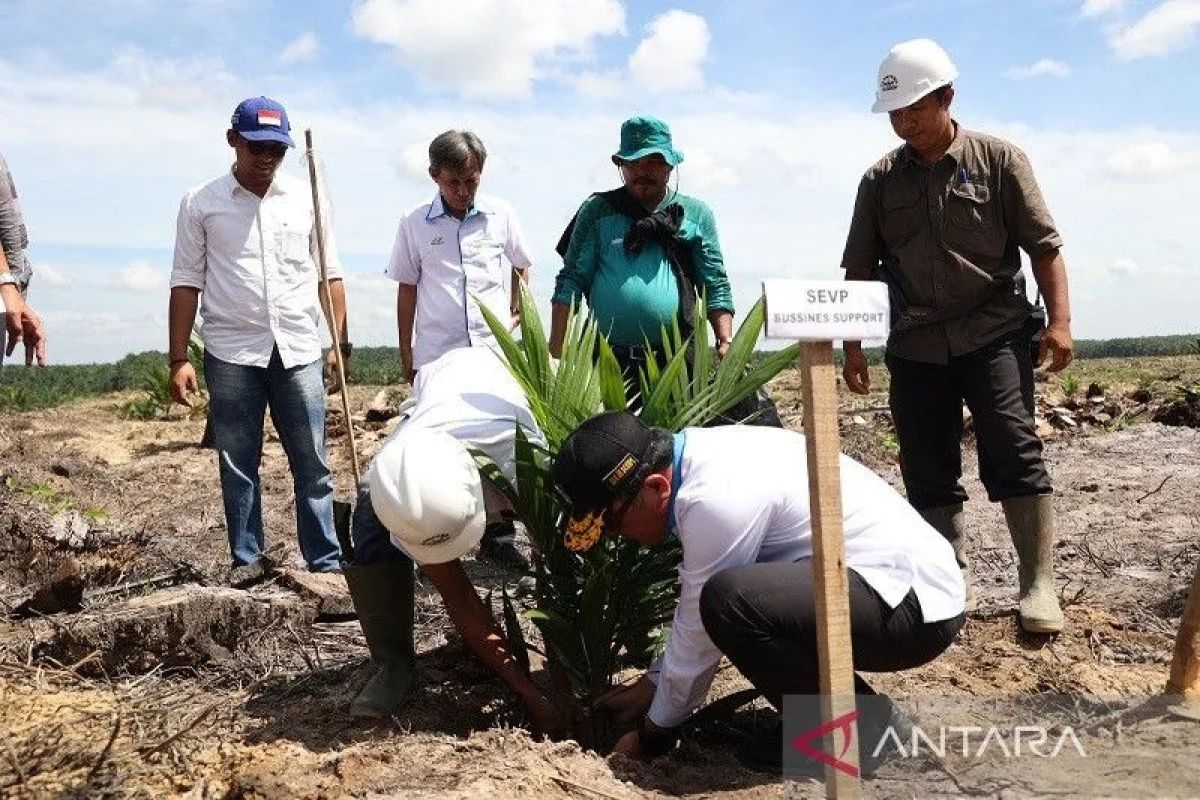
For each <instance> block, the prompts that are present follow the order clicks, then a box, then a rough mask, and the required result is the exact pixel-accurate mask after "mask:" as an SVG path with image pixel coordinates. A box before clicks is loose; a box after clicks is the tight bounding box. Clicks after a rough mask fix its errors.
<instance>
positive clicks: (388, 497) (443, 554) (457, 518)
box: [367, 426, 487, 564]
mask: <svg viewBox="0 0 1200 800" xmlns="http://www.w3.org/2000/svg"><path fill="white" fill-rule="evenodd" d="M367 481H368V485H369V486H370V488H371V505H372V507H374V509H375V515H376V516H378V517H379V521H380V522H382V523H383V526H384V527H385V528H387V529H388V533H390V534H391V539H392V543H393V544H394V545H396V546H397V547H399V548H400V549H401V550H403V551H404V552H405V553H407V554H408V555H409V556H410V557H411V558H412V559H413V560H414V561H416V562H417V563H418V564H444V563H446V562H447V561H453V560H454V559H456V558H461V557H462V556H464V555H466V554H467V553H468V552H470V550H471V549H472V548H473V547H475V545H477V544H479V540H480V539H481V538H482V537H483V529H484V526H485V525H486V523H487V513H486V511H485V509H484V500H483V483H482V480H481V478H480V476H479V468H478V467H477V466H476V464H475V460H474V459H473V458H472V457H471V454H470V453H468V452H467V448H466V447H465V446H463V444H462V443H461V442H459V441H458V440H457V439H455V438H454V437H453V436H451V435H450V434H448V433H444V432H442V431H433V430H428V429H423V428H419V427H417V428H405V427H403V426H402V427H401V429H400V430H399V431H398V432H397V434H396V435H395V436H394V437H393V438H392V440H391V441H389V442H388V443H387V445H386V446H385V447H384V448H383V449H382V450H381V451H380V452H379V455H377V456H376V457H375V460H374V461H373V462H372V464H371V472H370V475H368V476H367Z"/></svg>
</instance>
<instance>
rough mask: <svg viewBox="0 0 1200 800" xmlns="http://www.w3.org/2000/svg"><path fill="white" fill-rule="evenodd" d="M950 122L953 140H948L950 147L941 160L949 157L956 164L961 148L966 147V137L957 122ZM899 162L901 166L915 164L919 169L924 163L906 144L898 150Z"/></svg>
mask: <svg viewBox="0 0 1200 800" xmlns="http://www.w3.org/2000/svg"><path fill="white" fill-rule="evenodd" d="M950 122H952V123H953V124H954V138H953V139H951V140H950V146H949V147H947V148H946V152H945V154H944V155H943V156H942V158H946V157H947V156H949V157H950V158H951V159H952V160H953V161H954V163H955V164H958V163H959V162H960V161H961V160H962V151H963V147H965V146H966V136H964V133H965V131H964V130H963V128H962V126H961V125H959V124H958V121H957V120H955V119H951V120H950ZM899 160H900V161H901V165H904V164H916V165H918V166H921V167H924V166H925V162H924V161H922V160H921V159H920V157H919V156H917V151H915V150H913V149H912V147H910V146H909V145H908V144H905V145H904V146H903V147H901V148H900V156H899ZM940 160H941V159H939V161H940Z"/></svg>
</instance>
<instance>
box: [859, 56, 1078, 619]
mask: <svg viewBox="0 0 1200 800" xmlns="http://www.w3.org/2000/svg"><path fill="white" fill-rule="evenodd" d="M957 77H958V70H957V69H956V68H955V66H954V63H953V62H952V61H951V60H950V56H949V55H947V53H946V51H945V50H943V49H942V48H941V47H940V46H939V45H938V44H937V43H936V42H933V41H931V40H929V39H915V40H913V41H909V42H903V43H901V44H898V45H896V46H895V47H893V48H892V50H891V51H890V52H889V53H888V54H887V57H886V58H884V60H883V63H882V64H881V65H880V67H879V74H878V78H877V82H876V92H875V105H874V106H873V108H872V110H873V111H875V112H879V113H882V112H886V113H887V114H888V115H889V117H890V120H891V124H892V129H893V130H894V131H895V133H896V135H897V136H899V137H900V138H901V139H903V140H904V145H903V146H902V147H900V148H898V149H896V150H894V151H892V152H891V153H888V154H887V155H886V156H884V157H883V158H882V159H880V160H879V161H878V162H876V163H875V164H874V165H873V166H872V167H871V168H870V169H869V170H867V172H866V174H865V175H864V176H863V178H862V181H861V182H860V184H859V188H858V197H857V199H856V200H855V204H854V215H853V218H852V220H851V222H850V231H849V234H848V235H847V238H846V249H845V253H844V254H843V256H842V268H843V269H844V270H845V271H846V278H847V279H848V280H872V279H882V280H884V281H886V282H887V284H888V287H889V290H890V292H891V296H892V306H893V313H892V331H891V335H890V337H889V338H888V343H887V356H886V361H887V367H888V371H889V373H890V376H891V380H890V384H889V393H890V404H891V409H892V416H893V419H894V421H895V425H896V435H897V439H898V440H899V443H900V465H901V472H902V474H903V478H904V485H905V489H906V490H907V493H908V499H909V502H911V503H912V505H913V506H914V507H915V508H916V509H917V510H918V511H919V512H921V514H922V516H924V517H925V518H926V520H928V521H929V523H930V524H931V525H933V527H935V528H937V529H938V530H939V531H940V532H941V533H942V535H943V536H945V537H946V538H947V539H948V540H950V542H951V544H953V545H954V549H955V552H956V554H957V555H958V558H959V565H960V566H961V567H962V568H963V571H964V573H965V572H967V560H966V557H965V540H964V525H963V501H965V500H966V499H967V495H966V492H965V491H964V490H963V487H962V484H961V482H960V478H961V477H962V434H963V415H962V406H963V403H964V402H965V403H966V405H967V407H968V408H969V409H970V411H971V415H972V419H973V421H974V428H975V437H976V441H977V447H978V451H979V474H980V478H981V479H982V481H983V485H984V487H985V488H986V490H987V493H988V498H989V499H990V500H991V501H993V502H999V503H1000V504H1001V506H1002V507H1003V509H1004V516H1005V519H1006V520H1007V523H1008V528H1009V532H1010V533H1011V535H1012V540H1013V544H1014V546H1015V547H1016V551H1017V559H1018V565H1019V569H1018V577H1019V586H1020V602H1019V612H1020V620H1021V625H1022V626H1023V627H1024V628H1025V629H1026V630H1027V631H1029V632H1031V633H1057V632H1059V631H1061V630H1062V627H1063V613H1062V609H1061V608H1060V606H1059V603H1058V596H1057V592H1056V590H1055V586H1054V566H1053V557H1052V556H1053V546H1054V544H1053V540H1054V524H1053V511H1052V507H1051V496H1050V493H1051V487H1050V476H1049V474H1048V473H1047V471H1046V465H1045V462H1044V461H1043V459H1042V442H1041V440H1040V439H1039V438H1038V435H1037V430H1036V427H1035V426H1034V420H1033V411H1034V407H1033V369H1034V366H1035V365H1041V364H1042V363H1043V361H1044V360H1045V358H1046V356H1047V354H1049V355H1050V356H1051V359H1050V362H1049V364H1048V366H1047V369H1048V370H1050V371H1052V372H1055V371H1058V370H1061V369H1062V368H1064V367H1066V366H1067V364H1069V363H1070V362H1071V358H1072V355H1073V344H1072V339H1071V310H1070V302H1069V300H1068V294H1067V275H1066V267H1065V264H1064V262H1063V258H1062V254H1061V248H1062V237H1061V236H1059V233H1058V230H1057V229H1056V228H1055V225H1054V220H1053V218H1052V217H1051V216H1050V212H1049V211H1048V210H1047V208H1046V204H1045V202H1044V201H1043V199H1042V194H1041V191H1040V190H1039V189H1038V184H1037V181H1036V179H1035V178H1034V175H1033V169H1032V167H1031V166H1030V164H1029V159H1028V158H1026V156H1025V154H1024V153H1023V152H1021V150H1020V149H1018V148H1017V147H1016V146H1014V145H1012V144H1010V143H1009V142H1006V141H1003V140H1001V139H997V138H995V137H993V136H987V135H985V134H981V133H977V132H975V131H970V130H967V129H966V128H963V127H961V126H960V125H959V124H958V122H957V121H955V120H954V118H953V117H952V116H951V114H950V104H951V103H952V102H953V100H954V87H953V85H952V83H953V81H954V80H955V79H956V78H957ZM1021 251H1024V252H1025V254H1026V255H1027V256H1028V258H1029V260H1030V262H1031V266H1032V272H1033V277H1034V279H1035V280H1036V282H1037V287H1038V290H1039V292H1040V294H1041V296H1042V297H1044V298H1045V306H1046V307H1045V311H1044V312H1043V311H1042V310H1041V309H1040V308H1039V307H1037V306H1035V305H1033V304H1031V303H1030V302H1029V300H1028V299H1027V298H1026V296H1025V281H1024V278H1023V276H1022V274H1021V255H1020V253H1021ZM1047 316H1048V322H1049V324H1048V325H1047V324H1046V319H1047ZM845 354H846V362H845V368H844V370H843V376H844V377H845V380H846V385H847V386H848V387H849V388H850V389H851V391H855V392H859V393H863V394H865V393H866V392H867V391H869V389H870V381H869V377H868V373H867V361H866V357H865V356H864V355H863V351H862V347H861V345H860V343H859V342H846V343H845ZM968 583H969V576H968Z"/></svg>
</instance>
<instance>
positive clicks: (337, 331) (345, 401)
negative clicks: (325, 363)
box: [304, 128, 360, 492]
mask: <svg viewBox="0 0 1200 800" xmlns="http://www.w3.org/2000/svg"><path fill="white" fill-rule="evenodd" d="M304 145H305V148H306V149H307V151H308V180H309V183H310V184H311V185H312V201H313V215H314V216H315V217H316V228H317V265H318V267H320V270H321V291H322V292H323V293H324V296H325V307H326V308H327V309H328V312H327V313H326V314H325V320H326V321H327V322H328V323H329V335H330V337H331V338H332V339H333V358H334V362H335V363H336V364H337V374H338V384H339V385H340V386H341V387H342V416H343V417H344V418H345V420H346V441H347V442H348V443H349V446H350V469H351V471H352V472H353V474H354V491H355V492H357V491H358V484H359V481H360V476H359V473H358V448H357V447H356V446H355V444H354V423H353V422H351V421H350V390H349V388H348V387H347V386H346V362H345V361H344V360H343V358H342V331H341V328H340V327H339V326H338V324H337V321H336V320H334V318H333V293H332V292H330V290H329V273H328V271H327V269H326V267H325V222H324V217H323V216H322V214H321V195H320V190H319V189H318V188H317V184H318V181H317V160H316V157H315V154H314V152H313V133H312V128H309V129H308V130H306V131H305V132H304Z"/></svg>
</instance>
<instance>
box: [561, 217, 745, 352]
mask: <svg viewBox="0 0 1200 800" xmlns="http://www.w3.org/2000/svg"><path fill="white" fill-rule="evenodd" d="M671 203H678V204H679V205H680V206H682V207H683V212H684V217H683V222H682V223H680V226H679V237H680V238H681V239H682V240H683V242H684V244H685V245H686V247H687V248H688V251H689V252H690V253H691V256H692V263H693V264H694V267H695V275H696V278H697V279H698V280H699V281H700V282H701V283H703V287H702V288H703V289H704V291H705V292H706V295H705V296H706V297H707V298H708V311H710V312H711V311H714V310H718V309H723V310H725V311H729V312H730V313H733V294H732V292H731V291H730V288H729V277H728V276H727V275H726V274H725V259H724V256H723V255H722V254H721V241H720V239H719V238H718V236H717V223H716V220H715V219H714V218H713V213H712V210H711V209H709V207H708V206H707V205H705V204H704V203H703V202H701V201H700V200H697V199H695V198H694V197H688V196H686V195H682V194H676V195H673V196H672V195H668V196H667V197H666V198H664V200H663V202H662V203H661V204H660V205H659V209H656V210H661V209H662V208H665V207H666V206H668V205H670V204H671ZM632 227H633V221H632V220H631V219H630V218H629V217H628V216H626V215H625V214H622V213H621V212H619V211H617V210H615V209H614V208H613V207H612V206H611V205H610V204H609V203H608V202H606V201H605V200H604V199H603V198H601V197H597V196H592V197H589V198H588V199H587V200H585V201H584V202H583V205H582V206H581V207H580V208H579V212H578V214H577V215H576V218H575V230H574V232H573V234H572V236H571V242H570V244H569V245H568V247H567V254H566V255H565V256H564V257H563V266H562V270H560V271H559V273H558V277H557V278H556V279H555V283H554V296H553V298H552V302H554V303H558V304H559V305H564V306H569V305H571V303H572V302H574V301H576V300H578V299H579V298H580V297H586V298H587V301H588V305H589V307H590V308H591V312H592V315H593V316H594V317H595V319H596V321H597V323H598V324H599V326H600V331H601V332H602V333H604V334H605V335H606V336H607V337H608V340H609V342H610V343H612V344H618V345H624V346H642V345H644V344H646V342H647V341H649V342H650V344H651V345H652V346H657V345H658V344H659V343H660V340H661V335H662V331H663V330H664V329H665V330H667V331H670V330H671V326H672V322H673V320H674V319H675V315H676V314H677V313H678V312H679V282H678V281H677V280H676V278H675V274H674V272H673V271H672V270H671V262H670V261H669V260H668V259H667V254H666V252H665V251H664V250H663V248H662V245H660V244H659V243H658V242H655V241H651V242H648V243H647V244H646V246H645V247H643V248H642V250H641V252H639V253H638V254H637V255H631V254H630V253H628V252H626V250H625V235H626V234H627V233H629V230H630V228H632Z"/></svg>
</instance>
